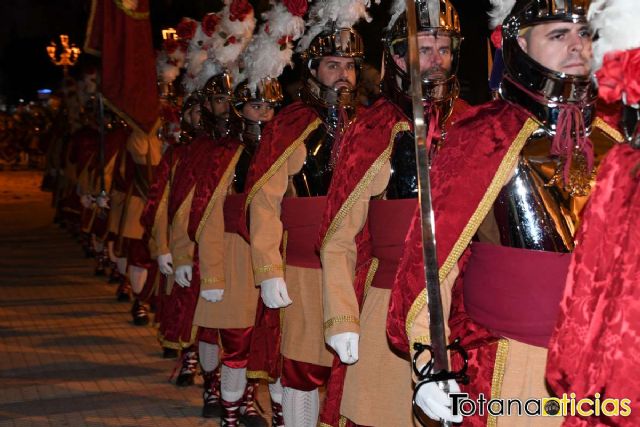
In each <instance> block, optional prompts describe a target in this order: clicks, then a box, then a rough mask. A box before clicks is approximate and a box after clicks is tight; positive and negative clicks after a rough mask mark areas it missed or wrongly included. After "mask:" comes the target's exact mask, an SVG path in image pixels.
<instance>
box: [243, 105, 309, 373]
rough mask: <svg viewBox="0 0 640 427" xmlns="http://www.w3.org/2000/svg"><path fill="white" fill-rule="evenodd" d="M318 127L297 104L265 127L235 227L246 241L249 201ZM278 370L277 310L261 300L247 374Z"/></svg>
mask: <svg viewBox="0 0 640 427" xmlns="http://www.w3.org/2000/svg"><path fill="white" fill-rule="evenodd" d="M320 125H321V120H320V118H319V117H318V114H317V113H316V112H315V110H313V109H312V108H311V107H309V106H308V105H307V104H304V103H303V102H300V101H298V102H294V103H293V104H291V105H288V106H287V107H285V108H283V109H282V110H281V111H280V112H279V113H278V115H277V116H276V117H275V118H274V119H273V120H272V121H271V122H269V123H268V124H267V125H266V126H265V128H264V130H263V133H262V138H261V140H260V144H259V145H258V149H257V151H256V153H255V155H254V156H253V159H252V164H251V167H250V168H249V172H248V175H247V181H246V184H245V191H246V199H245V202H244V206H243V210H242V214H241V219H240V224H239V227H238V228H239V230H238V231H239V233H240V234H241V235H242V236H243V237H244V238H245V239H247V241H248V240H249V226H248V217H249V215H248V207H249V204H250V203H251V200H252V199H253V197H254V196H255V194H256V193H257V192H258V191H259V190H260V188H262V186H263V185H264V184H265V183H266V182H267V181H268V180H269V178H271V177H272V176H273V174H275V172H276V171H277V170H278V169H279V168H280V167H281V166H282V165H283V164H284V162H285V161H286V160H287V158H288V157H289V156H291V155H292V154H293V153H294V152H295V150H296V149H297V148H298V147H299V146H300V144H303V143H304V141H305V140H306V138H307V136H308V135H309V134H310V133H311V132H313V131H314V130H315V129H316V128H317V127H318V126H320ZM280 370H281V357H280V310H272V309H269V308H267V307H265V306H264V304H263V303H262V298H260V299H259V300H258V309H257V312H256V322H255V325H254V330H253V334H252V337H251V353H250V355H249V365H248V366H247V371H248V374H247V375H248V376H250V377H253V378H266V379H270V380H275V379H277V378H278V377H279V376H280Z"/></svg>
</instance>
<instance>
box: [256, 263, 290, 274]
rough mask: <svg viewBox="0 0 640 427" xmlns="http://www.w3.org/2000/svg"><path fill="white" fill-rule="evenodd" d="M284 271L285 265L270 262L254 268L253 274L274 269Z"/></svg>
mask: <svg viewBox="0 0 640 427" xmlns="http://www.w3.org/2000/svg"><path fill="white" fill-rule="evenodd" d="M276 270H277V271H284V266H283V265H276V264H268V265H263V266H262V267H256V268H254V269H253V274H262V273H270V272H272V271H276Z"/></svg>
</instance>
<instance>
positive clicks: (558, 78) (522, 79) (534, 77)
mask: <svg viewBox="0 0 640 427" xmlns="http://www.w3.org/2000/svg"><path fill="white" fill-rule="evenodd" d="M590 3H591V0H517V1H516V3H515V6H514V7H513V9H512V10H511V13H510V14H509V15H508V16H507V18H506V19H505V20H504V22H503V26H502V50H503V57H504V63H505V76H504V78H503V81H502V83H501V85H500V94H501V96H502V97H503V98H505V99H507V100H509V101H512V102H515V103H518V104H520V105H522V106H524V107H525V108H527V109H528V110H529V111H530V112H531V113H532V114H534V115H535V116H536V118H538V120H540V121H541V122H542V123H543V125H544V126H545V130H547V131H548V132H549V133H551V134H554V133H555V129H556V121H557V119H558V115H559V106H560V105H562V104H567V103H571V104H575V105H577V106H578V107H579V108H580V110H581V111H582V115H583V118H584V123H585V125H586V131H587V132H589V131H590V124H591V122H592V121H593V119H594V118H595V117H594V115H595V101H596V97H597V90H596V86H595V83H594V80H593V77H592V76H591V75H587V76H582V75H572V74H566V73H562V72H558V71H554V70H551V69H549V68H547V67H545V66H543V65H542V64H540V63H539V62H537V61H535V60H534V59H533V58H531V57H530V56H529V55H528V54H527V53H525V52H524V50H522V48H521V47H520V44H519V43H518V37H520V36H521V34H522V32H523V30H526V29H527V28H528V27H531V26H533V25H537V24H543V23H548V22H556V21H562V22H571V23H584V24H587V10H588V8H589V4H590Z"/></svg>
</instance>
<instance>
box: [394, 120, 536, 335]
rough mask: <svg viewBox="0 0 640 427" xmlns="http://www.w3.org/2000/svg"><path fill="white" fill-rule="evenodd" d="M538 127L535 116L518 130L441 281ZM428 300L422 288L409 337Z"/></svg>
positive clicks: (411, 315)
mask: <svg viewBox="0 0 640 427" xmlns="http://www.w3.org/2000/svg"><path fill="white" fill-rule="evenodd" d="M538 126H539V124H538V123H537V122H536V121H535V120H534V119H532V118H529V119H527V121H526V122H525V123H524V125H523V126H522V129H520V132H518V135H517V136H516V138H515V139H514V140H513V142H512V143H511V146H510V147H509V150H508V151H507V153H506V154H505V156H504V158H503V159H502V162H500V166H499V167H498V170H497V172H496V174H495V176H494V177H493V179H492V180H491V183H490V184H489V188H487V192H486V193H485V194H484V196H483V197H482V200H480V204H479V205H478V207H477V208H476V210H475V212H474V213H473V215H472V216H471V218H470V219H469V222H468V223H467V225H466V226H465V228H464V229H463V230H462V233H461V234H460V236H459V237H458V240H457V241H456V243H455V245H454V246H453V248H452V249H451V252H450V253H449V255H448V256H447V258H446V260H445V262H444V263H443V264H442V267H440V274H439V277H440V282H441V283H442V282H443V281H444V280H445V278H446V277H447V276H448V275H449V273H450V272H451V270H452V269H453V267H454V266H455V265H456V263H457V262H458V259H460V257H461V256H462V253H463V252H464V250H465V249H466V248H467V246H468V245H469V242H471V239H472V238H473V236H474V234H476V231H477V230H478V227H479V226H480V224H481V223H482V221H483V220H484V218H485V217H486V216H487V213H488V212H489V210H490V209H491V207H492V206H493V202H494V201H495V200H496V197H498V193H499V192H500V190H501V189H502V187H503V185H504V183H505V182H506V180H507V178H508V177H509V174H510V173H511V171H512V170H513V168H514V167H515V164H516V161H517V160H518V155H519V154H520V151H522V148H523V147H524V145H525V144H526V142H527V140H528V139H529V137H530V136H531V134H532V133H533V132H534V131H535V130H536V129H538ZM426 303H427V290H426V289H423V290H422V292H420V294H419V295H418V297H417V298H416V299H415V301H414V302H413V304H412V305H411V308H410V309H409V312H408V313H407V320H406V323H405V327H406V332H407V336H411V334H410V331H411V329H412V328H413V324H414V322H415V320H416V317H417V315H418V313H419V312H420V311H421V310H422V308H423V307H424V306H425V304H426Z"/></svg>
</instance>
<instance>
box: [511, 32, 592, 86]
mask: <svg viewBox="0 0 640 427" xmlns="http://www.w3.org/2000/svg"><path fill="white" fill-rule="evenodd" d="M518 44H519V45H520V47H521V48H522V50H523V51H524V52H525V53H526V54H527V55H529V56H530V57H531V58H532V59H533V60H535V61H536V62H538V63H540V64H541V65H543V66H544V67H547V68H549V69H550V70H553V71H557V72H560V73H566V74H573V75H576V76H586V75H588V74H589V73H590V72H591V59H592V57H593V51H592V49H591V32H590V31H589V27H588V26H587V25H585V24H574V23H571V22H552V23H548V24H538V25H535V26H533V27H531V28H530V29H529V30H528V32H527V33H525V34H524V35H522V36H520V37H518Z"/></svg>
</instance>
